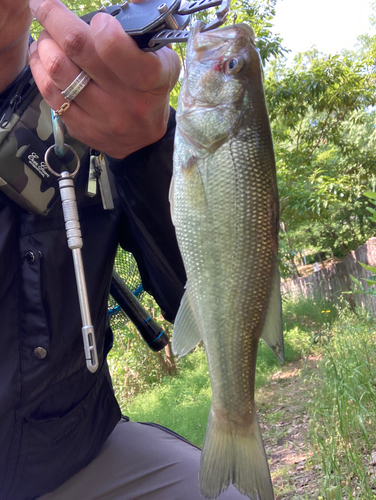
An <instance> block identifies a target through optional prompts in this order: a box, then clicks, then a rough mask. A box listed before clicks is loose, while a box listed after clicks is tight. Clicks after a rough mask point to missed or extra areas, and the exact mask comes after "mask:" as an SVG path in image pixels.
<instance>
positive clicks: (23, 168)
mask: <svg viewBox="0 0 376 500" xmlns="http://www.w3.org/2000/svg"><path fill="white" fill-rule="evenodd" d="M30 77H31V76H30ZM31 78H32V77H31ZM65 142H66V143H68V144H69V145H70V146H72V147H73V148H74V149H75V150H76V152H77V154H78V155H79V157H80V158H82V157H83V155H84V154H85V152H86V151H87V149H88V148H87V147H86V146H84V145H83V144H81V143H80V142H79V141H76V140H75V139H73V138H72V137H70V136H68V135H67V134H65ZM53 144H54V136H53V130H52V121H51V110H50V108H49V106H48V104H47V103H46V102H45V101H44V100H43V98H42V96H41V95H40V94H39V92H38V89H37V87H36V85H35V83H34V82H33V83H32V85H31V87H30V89H29V90H28V95H27V96H26V97H25V98H23V99H22V104H21V105H20V106H18V108H17V109H16V111H15V112H14V113H13V114H12V116H11V118H10V120H9V122H8V123H7V124H6V126H5V127H4V128H1V127H0V189H1V190H2V191H3V192H4V193H5V194H6V195H7V196H8V197H9V198H11V199H12V200H13V201H15V202H16V203H17V204H18V205H20V206H21V207H22V208H24V209H25V210H27V211H29V212H31V213H35V214H39V215H46V214H47V213H48V212H49V210H50V209H51V207H52V205H53V204H54V202H55V201H56V199H57V198H58V197H59V187H58V181H57V177H56V176H54V175H52V174H51V173H50V172H49V171H48V169H47V166H46V164H45V162H44V154H45V152H46V150H47V149H48V148H49V147H50V146H52V145H53ZM49 162H50V164H51V167H52V168H53V169H54V170H55V171H57V172H61V170H62V169H63V167H64V168H65V169H68V170H69V171H73V170H74V169H75V167H76V161H75V160H74V157H73V154H72V153H71V152H70V151H68V152H67V153H66V154H65V156H63V157H62V158H58V157H57V156H55V155H54V154H50V155H49Z"/></svg>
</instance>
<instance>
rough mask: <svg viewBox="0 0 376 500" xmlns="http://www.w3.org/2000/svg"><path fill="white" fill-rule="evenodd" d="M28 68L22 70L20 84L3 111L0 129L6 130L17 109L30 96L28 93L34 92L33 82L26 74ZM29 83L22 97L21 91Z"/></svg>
mask: <svg viewBox="0 0 376 500" xmlns="http://www.w3.org/2000/svg"><path fill="white" fill-rule="evenodd" d="M29 71H30V70H29V67H28V66H26V68H24V69H23V71H22V73H21V74H20V77H19V78H20V80H21V82H20V84H19V85H18V87H17V89H16V92H15V95H14V96H13V97H12V98H11V100H10V102H9V104H8V107H7V108H6V109H5V111H4V113H3V115H2V117H1V120H0V128H3V129H4V128H6V127H7V126H8V125H9V122H10V120H11V118H12V116H13V115H14V113H15V112H16V110H17V108H18V107H19V106H20V105H21V104H22V103H23V102H24V101H25V99H27V97H28V96H29V95H30V93H31V92H32V91H33V90H34V88H35V82H34V80H32V78H31V75H27V78H26V76H25V75H26V74H27V73H29ZM30 80H32V81H31V84H30V87H29V88H28V89H27V91H26V92H24V94H23V95H22V92H23V90H24V89H25V87H26V85H28V84H29V83H30Z"/></svg>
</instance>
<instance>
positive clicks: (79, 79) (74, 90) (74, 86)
mask: <svg viewBox="0 0 376 500" xmlns="http://www.w3.org/2000/svg"><path fill="white" fill-rule="evenodd" d="M89 81H90V76H89V75H88V74H87V73H85V71H81V73H80V74H79V75H77V76H76V78H75V79H74V80H73V82H72V83H71V84H70V85H68V87H67V88H66V89H65V90H63V91H62V95H63V96H64V97H65V99H66V100H67V101H68V102H71V101H73V99H74V98H75V97H77V96H78V94H79V93H80V92H81V90H82V89H84V88H85V87H86V85H87V84H88V83H89Z"/></svg>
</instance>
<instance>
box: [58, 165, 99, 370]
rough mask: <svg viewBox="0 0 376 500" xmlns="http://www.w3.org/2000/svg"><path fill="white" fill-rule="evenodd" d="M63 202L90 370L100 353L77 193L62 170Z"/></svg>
mask: <svg viewBox="0 0 376 500" xmlns="http://www.w3.org/2000/svg"><path fill="white" fill-rule="evenodd" d="M59 188H60V196H61V203H62V207H63V214H64V221H65V230H66V233H67V240H68V247H69V248H70V249H71V250H72V254H73V261H74V271H75V274H76V282H77V292H78V300H79V303H80V311H81V318H82V325H83V326H82V338H83V342H84V350H85V358H86V366H87V368H88V370H89V371H90V372H95V371H96V370H97V369H98V354H97V347H96V342H95V335H94V327H93V325H92V324H91V316H90V308H89V300H88V295H87V289H86V282H85V274H84V267H83V263H82V255H81V248H82V237H81V228H80V222H79V219H78V211H77V202H76V194H75V191H74V184H73V179H72V177H71V175H70V174H69V172H62V173H61V176H60V178H59Z"/></svg>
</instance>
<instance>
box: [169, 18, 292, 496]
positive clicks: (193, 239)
mask: <svg viewBox="0 0 376 500" xmlns="http://www.w3.org/2000/svg"><path fill="white" fill-rule="evenodd" d="M202 26H203V25H202V23H200V22H198V23H196V24H195V26H194V27H193V29H192V31H191V35H190V39H189V41H188V46H187V56H186V70H185V75H184V80H183V84H182V89H181V92H180V95H179V101H178V108H177V130H176V136H175V151H174V174H173V181H172V184H171V192H170V202H171V209H172V218H173V222H174V224H175V228H176V233H177V239H178V244H179V247H180V250H181V253H182V257H183V261H184V265H185V268H186V273H187V278H188V280H187V285H186V292H185V294H184V296H183V299H182V302H181V305H180V309H179V312H178V314H177V317H176V320H175V325H174V333H173V350H174V351H175V353H177V354H179V355H184V354H186V353H187V352H189V351H190V350H191V349H192V348H193V347H194V346H195V345H196V344H197V343H198V342H199V341H200V340H201V339H203V341H204V346H205V351H206V355H207V359H208V365H209V373H210V379H211V386H212V395H213V398H212V407H211V410H210V415H209V420H208V426H207V431H206V436H205V441H204V446H203V451H202V457H201V467H200V478H199V486H200V491H201V494H202V495H203V496H204V497H206V498H216V497H217V496H218V495H219V494H220V493H221V492H222V491H223V490H225V489H226V488H227V487H228V486H229V484H230V483H233V484H234V485H235V486H236V487H237V488H238V490H239V491H240V492H241V493H243V494H245V495H247V496H248V497H249V498H251V499H254V500H257V499H260V500H273V499H274V495H273V488H272V483H271V480H270V474H269V468H268V463H267V459H266V455H265V451H264V447H263V443H262V437H261V433H260V429H259V425H258V421H257V416H256V411H255V403H254V385H255V369H256V357H257V347H258V342H259V339H260V338H262V339H263V340H264V341H265V342H266V343H267V344H268V345H269V346H270V347H271V348H272V349H273V351H274V352H275V353H276V355H277V356H278V357H279V358H280V359H281V360H282V359H283V336H282V321H281V298H280V289H279V272H278V263H277V249H278V225H279V223H278V191H277V181H276V170H275V161H274V152H273V144H272V137H271V132H270V126H269V120H268V115H267V111H266V105H265V99H264V91H263V84H262V66H261V61H260V57H259V53H258V51H257V49H256V47H255V43H254V34H253V31H252V29H251V28H250V27H249V26H247V25H245V24H238V25H235V26H228V27H224V28H221V29H218V30H213V31H208V32H202V31H201V30H202Z"/></svg>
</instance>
